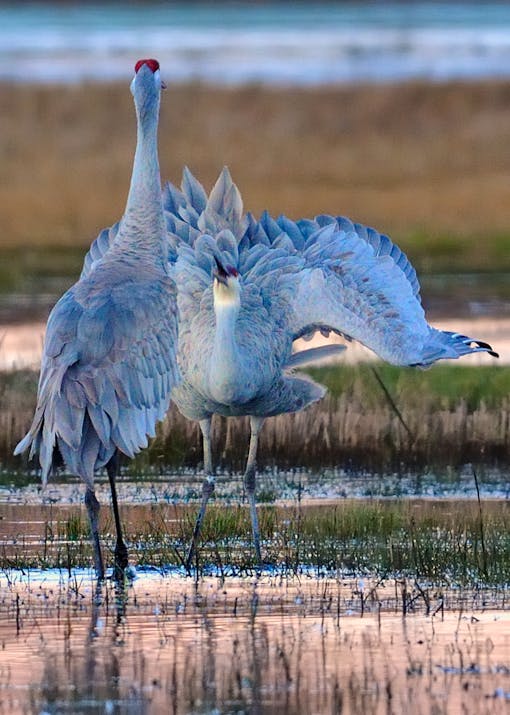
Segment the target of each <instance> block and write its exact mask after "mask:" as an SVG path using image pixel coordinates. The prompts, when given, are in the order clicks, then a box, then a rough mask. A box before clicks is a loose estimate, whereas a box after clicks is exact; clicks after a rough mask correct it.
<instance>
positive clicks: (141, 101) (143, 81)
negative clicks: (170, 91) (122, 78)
mask: <svg viewBox="0 0 510 715" xmlns="http://www.w3.org/2000/svg"><path fill="white" fill-rule="evenodd" d="M165 86H166V85H165V83H164V82H162V81H161V73H160V70H159V62H158V61H157V60H151V59H148V60H138V62H137V63H136V65H135V76H134V77H133V81H132V82H131V87H130V89H131V94H132V95H133V97H134V98H135V102H136V105H137V107H139V108H140V110H142V111H143V110H144V108H145V107H146V106H147V105H148V104H151V103H153V102H155V101H158V100H159V95H160V93H161V90H162V89H165Z"/></svg>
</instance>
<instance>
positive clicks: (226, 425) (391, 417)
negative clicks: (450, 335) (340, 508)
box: [0, 365, 510, 475]
mask: <svg viewBox="0 0 510 715" xmlns="http://www.w3.org/2000/svg"><path fill="white" fill-rule="evenodd" d="M377 370H378V374H379V376H380V377H381V379H382V381H383V382H384V384H385V385H386V387H387V389H388V391H389V392H390V393H391V395H392V397H393V400H394V402H395V405H396V407H397V409H398V412H399V413H400V414H397V412H396V410H395V407H394V406H392V405H391V404H390V403H389V401H388V399H387V397H386V395H385V394H384V392H383V391H382V389H381V387H380V385H379V383H378V381H377V378H376V376H375V375H374V372H373V369H372V368H371V367H370V366H368V365H357V366H338V367H335V368H320V369H315V370H313V371H312V374H313V377H314V378H315V379H316V380H318V381H319V382H322V383H323V384H325V385H326V386H327V387H328V389H329V395H328V396H327V397H326V398H325V399H323V400H322V401H321V402H319V403H317V404H316V405H312V406H311V407H310V408H309V409H307V410H305V411H304V412H299V413H297V414H294V415H280V416H278V417H275V418H271V419H268V420H267V422H266V424H265V426H264V429H263V431H262V433H261V438H260V449H259V466H260V468H271V467H273V466H275V465H277V466H278V467H281V468H291V469H293V468H296V467H301V466H308V467H313V468H314V469H322V468H327V467H335V468H336V467H339V468H343V469H346V470H348V471H357V470H361V471H366V470H368V471H376V472H386V471H398V472H400V471H404V472H405V471H406V470H409V469H411V470H414V469H419V470H423V469H425V468H434V467H436V466H438V467H445V466H459V465H463V464H466V463H468V462H474V463H476V464H480V463H483V464H500V465H507V464H508V461H509V454H510V432H509V428H508V427H509V424H510V397H509V395H510V372H509V371H508V369H506V368H504V367H492V366H488V367H466V366H461V365H438V366H436V367H434V368H433V369H431V370H428V371H419V370H414V369H411V368H395V367H391V366H388V365H379V366H378V367H377ZM36 382H37V376H36V374H35V373H32V372H28V371H23V372H18V373H3V374H0V462H2V463H3V464H4V466H8V467H9V468H11V469H12V468H17V469H21V470H24V469H25V467H23V465H22V463H21V461H20V460H19V458H18V459H14V458H13V457H12V456H11V454H12V449H13V447H14V445H15V444H16V442H17V441H18V440H19V439H20V437H21V436H22V435H23V434H24V433H25V431H26V429H27V428H28V426H29V424H30V421H31V418H32V414H33V408H34V403H35V393H36ZM212 439H213V448H214V453H215V455H216V459H217V460H218V462H219V464H220V466H221V467H222V468H224V469H227V470H233V471H240V470H242V469H243V466H244V460H245V458H246V449H247V443H248V439H249V425H248V421H247V419H235V420H234V419H229V420H223V419H219V418H216V419H215V420H214V422H213V432H212ZM201 460H202V447H201V440H200V434H199V428H198V425H197V424H196V423H193V422H189V421H188V420H186V419H184V418H183V417H182V416H181V415H180V414H179V413H178V412H177V410H175V409H174V408H172V409H171V410H170V412H169V414H168V416H167V419H166V420H165V422H164V423H162V424H161V425H160V427H159V430H158V437H157V439H156V440H154V441H153V442H152V444H151V446H150V447H149V449H147V450H145V451H144V452H142V453H141V454H140V455H139V456H138V457H137V459H135V460H134V461H133V462H131V463H130V465H129V466H128V467H127V469H128V470H129V472H130V473H131V474H135V475H140V474H148V473H154V472H156V473H157V472H158V471H161V472H165V471H168V470H169V469H174V470H175V469H177V470H179V469H183V468H191V469H198V468H200V465H201Z"/></svg>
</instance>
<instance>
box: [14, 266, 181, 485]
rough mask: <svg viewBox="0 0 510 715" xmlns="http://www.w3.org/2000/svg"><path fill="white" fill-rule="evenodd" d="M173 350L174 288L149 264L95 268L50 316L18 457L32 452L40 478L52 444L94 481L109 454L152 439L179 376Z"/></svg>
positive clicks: (132, 450)
mask: <svg viewBox="0 0 510 715" xmlns="http://www.w3.org/2000/svg"><path fill="white" fill-rule="evenodd" d="M105 274H107V275H105ZM142 274H143V275H144V279H142V278H141V275H142ZM176 347H177V308H176V294H175V285H174V283H173V281H171V280H170V278H168V277H166V276H163V275H162V274H161V273H158V272H156V271H154V270H151V269H150V267H146V268H145V270H143V268H142V267H140V266H136V267H134V269H130V270H123V267H122V266H116V268H115V270H114V271H112V270H108V265H106V266H105V265H104V264H103V265H102V266H97V267H96V268H95V270H94V271H93V273H92V274H91V275H90V276H89V277H87V278H85V279H84V280H82V281H79V282H78V283H77V284H75V286H73V287H72V288H71V289H70V290H69V291H68V292H67V293H66V294H65V295H64V296H63V297H62V298H61V299H60V301H59V302H58V303H57V304H56V306H55V308H54V309H53V311H52V313H51V315H50V318H49V320H48V327H47V333H46V339H45V345H44V352H43V361H42V366H41V376H40V380H39V388H38V400H37V408H36V412H35V416H34V420H33V423H32V426H31V428H30V430H29V432H28V434H27V435H26V437H25V438H24V439H23V440H22V441H21V442H20V443H19V445H18V446H17V448H16V453H18V454H19V453H21V452H23V451H24V450H26V449H27V448H28V447H30V456H33V455H35V454H37V453H38V454H39V461H40V464H41V467H42V473H43V480H46V478H47V476H48V474H49V472H50V470H51V468H52V465H53V462H54V453H55V448H56V447H58V450H59V451H60V453H61V455H62V457H63V458H64V461H65V463H66V465H67V467H68V469H69V470H70V471H71V472H73V473H74V474H77V475H79V476H80V477H82V479H84V480H85V481H86V482H87V483H88V484H92V482H93V474H94V470H95V469H97V468H100V467H102V466H104V465H105V464H106V463H107V462H108V461H109V459H110V458H111V457H112V455H113V453H114V451H115V449H119V450H120V451H121V452H123V453H124V454H126V455H128V456H133V455H134V454H135V453H136V452H138V451H139V450H140V449H142V448H143V447H145V446H146V445H147V436H154V433H155V426H156V422H157V421H158V420H160V419H162V418H163V417H164V415H165V413H166V411H167V409H168V405H169V401H170V393H171V390H172V388H173V386H174V385H175V384H176V383H177V381H178V378H179V374H178V368H177V360H176Z"/></svg>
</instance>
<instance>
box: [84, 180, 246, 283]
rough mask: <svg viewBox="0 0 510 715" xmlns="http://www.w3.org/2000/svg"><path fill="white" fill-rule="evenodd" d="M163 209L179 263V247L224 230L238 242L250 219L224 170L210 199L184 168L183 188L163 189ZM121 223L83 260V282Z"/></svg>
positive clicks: (172, 255) (172, 258)
mask: <svg viewBox="0 0 510 715" xmlns="http://www.w3.org/2000/svg"><path fill="white" fill-rule="evenodd" d="M163 208H164V211H165V219H166V224H167V228H168V260H169V262H170V264H174V263H175V261H176V260H177V245H178V244H179V243H180V242H182V241H184V242H185V243H187V244H189V245H190V246H193V245H194V243H195V240H196V239H197V238H198V237H199V236H201V235H202V234H204V233H212V234H213V235H215V234H216V233H219V232H220V231H222V230H224V229H228V230H229V231H231V232H232V233H233V235H234V236H235V237H236V238H237V240H238V241H239V240H241V239H242V237H243V236H244V234H245V232H246V230H247V227H248V220H247V218H246V216H245V214H244V213H243V201H242V198H241V194H240V192H239V189H238V188H237V186H236V185H235V184H234V182H233V181H232V177H231V175H230V172H229V170H228V168H227V167H224V168H223V169H222V171H221V173H220V175H219V177H218V179H217V181H216V183H215V185H214V186H213V188H212V190H211V192H210V194H209V196H208V195H207V193H206V191H205V189H204V188H203V186H202V184H200V182H199V181H198V180H197V179H196V178H195V177H194V176H193V174H192V173H191V171H190V170H189V169H188V168H187V167H185V168H184V170H183V174H182V183H181V188H180V189H178V188H177V187H176V186H174V185H173V184H172V183H170V182H167V184H165V187H164V189H163ZM119 226H120V222H117V223H115V224H114V225H113V226H110V227H109V228H104V229H103V230H102V231H101V232H100V233H99V235H98V236H97V238H96V239H95V240H94V241H93V243H92V245H91V246H90V248H89V250H88V252H87V254H86V256H85V258H84V261H83V268H82V271H81V275H80V279H82V278H85V277H86V276H88V275H89V274H90V272H91V271H92V270H93V269H94V267H95V266H96V265H97V263H98V261H99V260H100V259H101V258H103V256H105V255H106V254H107V253H108V251H109V249H110V247H111V246H112V245H113V243H114V241H115V238H116V236H117V233H118V231H119Z"/></svg>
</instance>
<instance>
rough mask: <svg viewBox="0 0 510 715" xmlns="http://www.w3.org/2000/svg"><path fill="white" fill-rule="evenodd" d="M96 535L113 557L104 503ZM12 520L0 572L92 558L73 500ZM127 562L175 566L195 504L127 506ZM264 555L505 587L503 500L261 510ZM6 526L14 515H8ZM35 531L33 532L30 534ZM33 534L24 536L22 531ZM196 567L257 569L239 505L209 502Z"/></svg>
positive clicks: (509, 569)
mask: <svg viewBox="0 0 510 715" xmlns="http://www.w3.org/2000/svg"><path fill="white" fill-rule="evenodd" d="M103 511H104V514H103V517H102V521H103V523H102V527H101V528H102V533H103V534H104V541H105V545H106V546H105V550H106V554H107V559H108V561H111V559H112V552H113V546H114V527H113V523H112V519H111V516H110V515H109V514H108V510H106V509H104V510H103ZM10 513H11V514H18V517H17V520H18V521H17V525H16V526H15V527H12V526H3V527H2V536H1V539H2V550H1V553H0V569H3V570H8V569H12V568H18V569H19V568H48V567H57V568H60V569H63V570H65V571H70V570H71V569H72V568H74V567H77V566H85V565H90V564H91V563H92V553H91V548H90V544H89V540H88V526H87V520H86V516H85V513H84V510H83V509H80V508H79V507H73V508H71V507H67V508H62V507H56V506H53V507H31V508H30V509H28V508H23V507H20V508H18V509H16V508H14V507H11V512H10ZM122 513H123V519H124V523H125V530H126V534H127V538H128V541H129V544H130V554H131V559H132V562H133V563H134V564H136V565H137V566H138V567H144V566H148V567H151V568H154V567H155V568H159V569H161V570H162V571H163V572H165V571H166V570H167V569H168V568H171V567H179V566H182V559H183V556H184V553H185V549H186V545H187V543H188V541H189V538H190V535H191V532H192V529H193V521H194V517H195V513H196V510H195V509H191V508H189V507H188V508H186V507H182V506H176V505H164V504H153V505H151V506H149V507H147V506H145V505H137V506H133V505H125V506H124V507H123V509H122ZM259 513H260V527H261V534H262V541H263V553H264V560H265V562H266V564H267V565H268V566H270V567H271V568H273V569H275V570H276V571H275V573H280V574H302V573H312V574H315V575H317V576H321V575H322V576H324V575H325V574H334V573H349V574H355V575H357V576H362V575H370V576H375V577H377V578H381V579H387V578H398V579H407V580H410V582H411V583H413V582H414V580H416V581H418V582H420V583H422V584H423V583H426V584H428V586H427V587H437V588H441V587H443V588H450V587H462V588H468V589H475V588H478V589H479V588H490V587H503V586H504V584H505V583H508V581H509V579H510V534H509V533H508V518H509V514H510V505H509V504H508V503H507V502H502V501H489V500H487V501H485V502H483V531H482V530H481V528H480V526H481V514H480V512H479V509H478V505H477V504H476V502H473V501H466V502H458V501H451V500H443V501H429V500H403V501H397V500H370V501H358V500H344V501H341V502H336V503H331V504H313V503H299V502H296V503H294V504H291V505H288V506H283V505H281V504H277V505H265V506H261V507H259ZM10 523H12V522H10ZM36 532H38V533H36ZM27 533H28V534H30V535H31V536H27V535H26V534H27ZM196 566H197V569H198V574H202V575H203V574H205V573H210V571H211V569H213V570H214V572H217V573H220V574H223V575H232V574H236V573H237V574H243V573H251V572H253V569H254V568H255V566H256V564H255V562H254V557H253V550H252V547H251V531H250V523H249V513H248V509H247V508H246V507H245V506H242V505H239V504H235V505H229V504H227V505H225V504H219V503H216V504H213V505H212V506H211V508H210V509H209V511H208V513H207V515H206V519H205V522H204V526H203V533H202V538H201V545H200V549H199V551H198V554H197V561H196Z"/></svg>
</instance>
